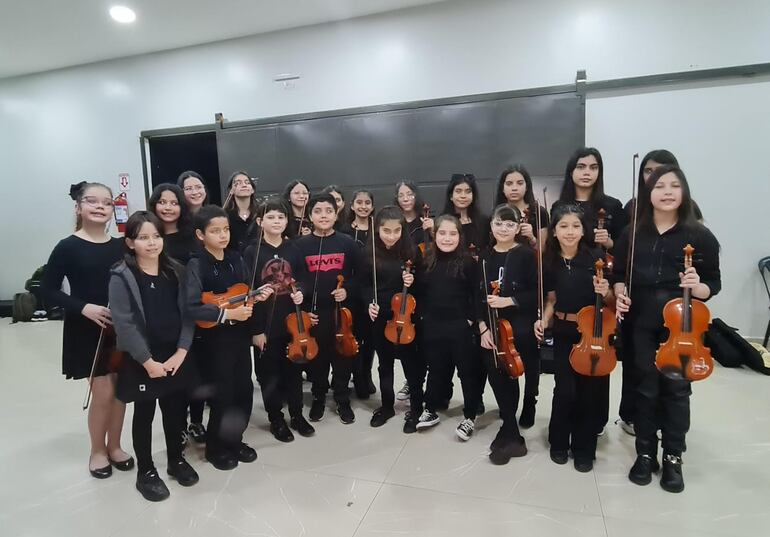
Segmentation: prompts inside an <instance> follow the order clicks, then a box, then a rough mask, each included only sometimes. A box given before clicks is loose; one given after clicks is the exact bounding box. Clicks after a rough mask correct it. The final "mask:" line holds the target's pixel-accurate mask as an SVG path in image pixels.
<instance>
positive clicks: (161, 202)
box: [155, 200, 179, 207]
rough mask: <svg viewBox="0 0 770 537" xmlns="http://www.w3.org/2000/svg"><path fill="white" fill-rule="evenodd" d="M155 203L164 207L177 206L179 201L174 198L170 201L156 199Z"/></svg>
mask: <svg viewBox="0 0 770 537" xmlns="http://www.w3.org/2000/svg"><path fill="white" fill-rule="evenodd" d="M155 205H160V206H161V207H166V206H169V207H179V202H178V201H176V200H171V201H169V200H158V203H156V204H155Z"/></svg>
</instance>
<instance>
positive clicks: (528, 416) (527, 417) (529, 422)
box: [519, 399, 537, 429]
mask: <svg viewBox="0 0 770 537" xmlns="http://www.w3.org/2000/svg"><path fill="white" fill-rule="evenodd" d="M536 403H537V399H534V400H525V401H524V406H523V408H522V409H521V415H520V416H519V427H521V428H522V429H529V428H530V427H532V426H533V425H534V424H535V404H536Z"/></svg>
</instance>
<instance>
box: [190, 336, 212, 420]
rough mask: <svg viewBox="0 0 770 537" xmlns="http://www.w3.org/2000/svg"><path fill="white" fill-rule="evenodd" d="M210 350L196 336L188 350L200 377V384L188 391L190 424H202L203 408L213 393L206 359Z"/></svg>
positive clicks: (201, 339)
mask: <svg viewBox="0 0 770 537" xmlns="http://www.w3.org/2000/svg"><path fill="white" fill-rule="evenodd" d="M210 352H211V351H210V349H209V348H208V345H207V343H206V341H205V340H204V339H203V337H202V336H200V335H196V337H195V339H194V340H193V344H192V347H191V348H190V353H189V354H190V355H191V356H190V358H192V359H193V360H194V361H195V367H196V368H197V369H198V374H199V375H200V384H199V385H198V386H196V387H195V388H194V389H193V390H191V391H190V393H189V395H188V406H189V408H190V423H203V408H204V406H205V405H206V401H207V400H209V399H210V397H211V393H212V392H213V389H214V388H213V385H212V383H211V361H210V360H208V359H207V357H208V355H209V354H210Z"/></svg>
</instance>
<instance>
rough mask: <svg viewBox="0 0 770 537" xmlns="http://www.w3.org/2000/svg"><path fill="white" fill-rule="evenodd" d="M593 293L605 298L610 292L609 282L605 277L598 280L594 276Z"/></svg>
mask: <svg viewBox="0 0 770 537" xmlns="http://www.w3.org/2000/svg"><path fill="white" fill-rule="evenodd" d="M594 293H596V294H597V295H602V297H603V298H606V297H607V295H608V294H610V282H608V281H607V280H606V279H605V278H602V279H601V280H600V279H599V278H597V277H596V276H594Z"/></svg>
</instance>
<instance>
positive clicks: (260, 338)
mask: <svg viewBox="0 0 770 537" xmlns="http://www.w3.org/2000/svg"><path fill="white" fill-rule="evenodd" d="M251 343H252V344H253V345H254V346H255V347H256V348H258V349H259V350H260V351H263V350H265V344H266V343H267V336H265V334H257V335H256V336H252V338H251Z"/></svg>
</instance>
